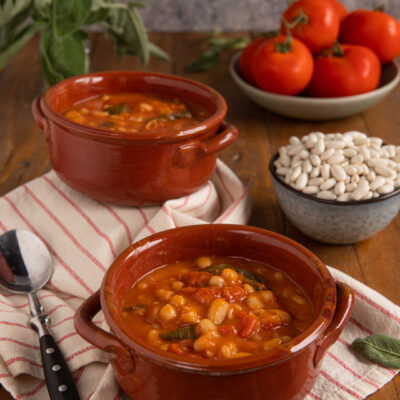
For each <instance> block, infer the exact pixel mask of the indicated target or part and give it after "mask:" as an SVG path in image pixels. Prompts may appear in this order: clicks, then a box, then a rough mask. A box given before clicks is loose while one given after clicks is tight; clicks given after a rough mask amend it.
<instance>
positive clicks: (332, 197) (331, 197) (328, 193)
mask: <svg viewBox="0 0 400 400" xmlns="http://www.w3.org/2000/svg"><path fill="white" fill-rule="evenodd" d="M317 197H318V198H320V199H324V200H336V194H335V193H333V192H331V191H329V190H324V191H322V192H318V193H317Z"/></svg>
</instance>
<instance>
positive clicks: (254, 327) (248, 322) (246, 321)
mask: <svg viewBox="0 0 400 400" xmlns="http://www.w3.org/2000/svg"><path fill="white" fill-rule="evenodd" d="M259 329H260V320H259V319H258V318H257V317H256V316H255V315H251V314H247V315H246V316H245V317H243V318H242V320H241V321H240V329H239V336H240V337H242V338H248V337H250V336H251V335H253V333H255V332H257V331H258V330H259Z"/></svg>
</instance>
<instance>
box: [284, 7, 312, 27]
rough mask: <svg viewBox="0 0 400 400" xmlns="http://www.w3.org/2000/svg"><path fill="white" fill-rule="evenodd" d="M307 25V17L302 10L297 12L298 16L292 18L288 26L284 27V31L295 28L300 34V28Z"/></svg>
mask: <svg viewBox="0 0 400 400" xmlns="http://www.w3.org/2000/svg"><path fill="white" fill-rule="evenodd" d="M307 23H308V15H307V14H305V13H304V12H303V10H302V9H300V10H299V14H298V15H297V17H295V18H293V19H292V20H291V21H290V23H288V25H286V30H287V29H288V27H289V29H293V28H296V27H297V30H298V31H299V32H301V26H302V25H303V24H307Z"/></svg>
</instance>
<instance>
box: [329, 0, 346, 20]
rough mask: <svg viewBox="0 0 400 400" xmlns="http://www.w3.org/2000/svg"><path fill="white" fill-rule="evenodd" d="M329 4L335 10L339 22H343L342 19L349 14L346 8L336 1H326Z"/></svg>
mask: <svg viewBox="0 0 400 400" xmlns="http://www.w3.org/2000/svg"><path fill="white" fill-rule="evenodd" d="M328 1H329V3H331V6H333V8H334V9H335V11H336V13H337V15H338V16H339V21H343V19H344V18H345V17H346V16H347V15H348V14H349V12H348V11H347V8H346V7H345V6H344V5H343V4H342V3H341V2H340V1H338V0H328Z"/></svg>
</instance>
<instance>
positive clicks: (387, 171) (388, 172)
mask: <svg viewBox="0 0 400 400" xmlns="http://www.w3.org/2000/svg"><path fill="white" fill-rule="evenodd" d="M375 172H376V173H377V174H380V175H383V176H392V175H393V174H395V175H397V174H396V171H395V170H393V169H392V168H389V167H386V166H384V165H380V164H378V165H377V166H376V167H375Z"/></svg>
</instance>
